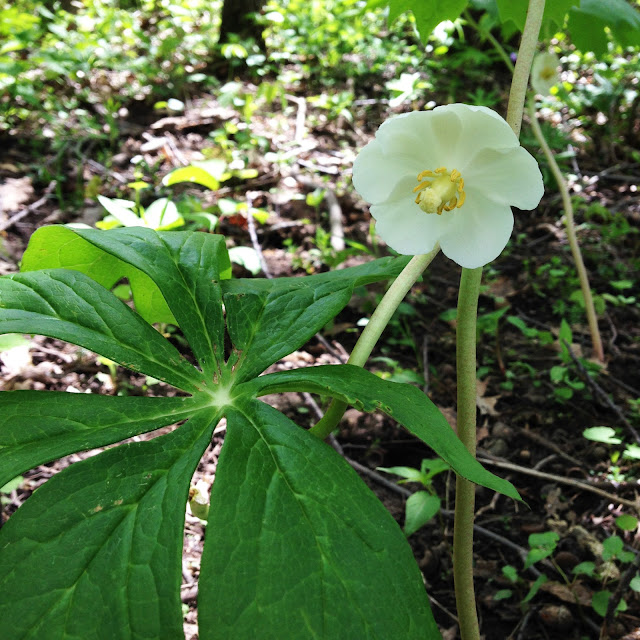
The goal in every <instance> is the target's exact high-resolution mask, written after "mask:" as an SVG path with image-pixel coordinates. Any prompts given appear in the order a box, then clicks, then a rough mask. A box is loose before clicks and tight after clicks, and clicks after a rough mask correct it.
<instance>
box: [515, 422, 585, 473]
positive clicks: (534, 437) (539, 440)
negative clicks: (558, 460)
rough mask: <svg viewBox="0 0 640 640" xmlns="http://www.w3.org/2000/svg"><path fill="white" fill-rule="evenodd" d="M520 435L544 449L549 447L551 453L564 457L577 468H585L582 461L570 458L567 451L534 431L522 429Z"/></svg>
mask: <svg viewBox="0 0 640 640" xmlns="http://www.w3.org/2000/svg"><path fill="white" fill-rule="evenodd" d="M520 433H521V434H522V435H523V436H526V437H527V438H529V439H530V440H533V441H534V442H537V443H538V444H541V445H542V446H543V447H547V449H551V451H554V452H555V453H557V454H558V455H559V456H560V457H562V458H564V459H565V460H568V461H569V462H571V463H573V464H575V465H576V466H577V467H582V466H583V464H584V463H583V462H582V461H581V460H578V459H577V458H574V457H573V456H570V455H569V454H568V453H567V452H566V451H563V450H562V449H561V448H560V447H559V446H558V445H557V444H554V443H553V442H550V441H549V440H547V439H546V438H543V437H542V436H541V435H538V434H537V433H535V432H533V431H529V429H521V430H520Z"/></svg>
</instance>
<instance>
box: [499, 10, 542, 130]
mask: <svg viewBox="0 0 640 640" xmlns="http://www.w3.org/2000/svg"><path fill="white" fill-rule="evenodd" d="M544 3H545V0H529V9H528V11H527V19H526V21H525V23H524V31H523V32H522V40H521V41H520V49H519V50H518V58H517V59H516V66H515V69H514V71H513V79H512V80H511V91H510V92H509V106H508V107H507V122H508V123H509V125H510V126H511V128H512V129H513V132H514V133H515V134H516V136H517V137H518V138H519V137H520V127H521V126H522V113H523V111H524V101H525V98H526V95H527V87H528V85H529V73H530V72H531V63H532V62H533V56H534V54H535V52H536V46H537V45H538V34H539V33H540V25H541V24H542V15H543V14H544Z"/></svg>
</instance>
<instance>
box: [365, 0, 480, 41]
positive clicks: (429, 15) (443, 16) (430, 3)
mask: <svg viewBox="0 0 640 640" xmlns="http://www.w3.org/2000/svg"><path fill="white" fill-rule="evenodd" d="M468 3H469V0H448V1H447V2H440V1H438V0H382V1H379V0H373V2H370V3H369V6H372V7H383V6H385V5H389V24H392V23H393V22H394V21H395V20H396V19H397V18H398V17H399V16H401V15H402V14H403V13H405V12H406V11H411V12H412V13H413V15H414V17H415V19H416V28H417V29H418V33H419V34H420V39H421V40H422V42H423V43H425V44H426V43H427V41H428V40H429V36H430V35H431V32H432V31H433V30H434V29H435V28H436V27H437V26H438V25H439V24H440V23H441V22H443V21H444V20H455V19H456V18H458V17H459V16H460V14H461V13H462V12H463V11H464V9H465V8H466V6H467V4H468Z"/></svg>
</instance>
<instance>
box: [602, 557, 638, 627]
mask: <svg viewBox="0 0 640 640" xmlns="http://www.w3.org/2000/svg"><path fill="white" fill-rule="evenodd" d="M639 568H640V553H635V557H634V559H633V562H632V563H631V564H630V565H629V566H628V567H627V569H626V571H625V572H624V573H623V574H622V576H621V577H620V581H619V582H618V586H617V587H616V590H615V591H614V592H613V595H612V596H611V598H610V599H609V604H608V605H607V615H606V616H605V619H604V625H605V627H606V626H607V625H609V624H610V623H611V622H613V617H614V615H615V612H616V608H617V607H618V604H619V603H620V600H622V596H624V595H625V593H628V590H629V584H630V583H631V580H632V579H633V577H634V576H635V575H636V573H637V571H638V569H639Z"/></svg>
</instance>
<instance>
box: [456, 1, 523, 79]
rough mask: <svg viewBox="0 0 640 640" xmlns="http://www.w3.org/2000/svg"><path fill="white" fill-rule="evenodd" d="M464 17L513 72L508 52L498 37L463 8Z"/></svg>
mask: <svg viewBox="0 0 640 640" xmlns="http://www.w3.org/2000/svg"><path fill="white" fill-rule="evenodd" d="M463 16H464V19H465V20H466V22H467V23H468V24H469V25H471V26H472V27H473V28H474V29H475V30H476V31H477V32H478V33H479V34H480V36H481V37H483V38H486V39H487V40H488V41H489V42H490V43H491V44H492V46H493V48H494V49H495V50H496V53H498V55H499V56H500V57H501V58H502V60H503V62H504V63H505V65H507V69H509V71H511V72H512V73H513V62H511V58H510V57H509V54H508V53H507V52H506V51H505V48H504V47H503V46H502V45H501V44H500V42H498V39H497V38H496V37H495V36H494V35H493V34H492V33H491V31H488V30H487V31H485V30H484V29H483V28H482V27H481V26H480V25H479V24H478V23H477V22H476V21H475V20H474V19H473V18H472V17H471V14H470V13H469V11H467V10H465V11H464V13H463Z"/></svg>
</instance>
